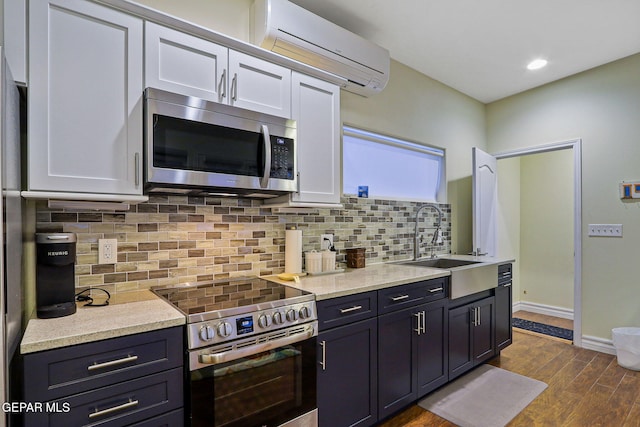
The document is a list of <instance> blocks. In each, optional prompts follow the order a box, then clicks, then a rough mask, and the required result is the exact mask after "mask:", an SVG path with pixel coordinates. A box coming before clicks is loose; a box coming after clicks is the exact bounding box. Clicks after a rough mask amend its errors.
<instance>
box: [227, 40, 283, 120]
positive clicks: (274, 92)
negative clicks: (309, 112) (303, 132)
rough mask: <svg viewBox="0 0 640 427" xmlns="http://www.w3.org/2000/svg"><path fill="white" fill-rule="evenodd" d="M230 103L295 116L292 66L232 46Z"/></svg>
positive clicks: (276, 114)
mask: <svg viewBox="0 0 640 427" xmlns="http://www.w3.org/2000/svg"><path fill="white" fill-rule="evenodd" d="M228 70H229V76H228V79H229V90H230V93H229V102H228V103H229V104H230V105H235V106H236V107H241V108H246V109H248V110H253V111H258V112H261V113H266V114H272V115H274V116H279V117H286V118H290V117H291V70H290V69H288V68H285V67H281V66H280V65H276V64H273V63H271V62H267V61H264V60H262V59H259V58H256V57H253V56H250V55H246V54H244V53H240V52H237V51H235V50H231V49H230V50H229V69H228Z"/></svg>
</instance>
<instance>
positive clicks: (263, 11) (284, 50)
mask: <svg viewBox="0 0 640 427" xmlns="http://www.w3.org/2000/svg"><path fill="white" fill-rule="evenodd" d="M251 12H252V20H251V22H252V31H251V35H252V41H253V43H254V44H256V45H258V46H262V47H263V48H265V49H268V50H271V51H273V52H276V53H278V54H280V55H283V56H286V57H289V58H292V59H295V60H297V61H300V62H302V63H305V64H308V65H311V66H313V67H316V68H319V69H321V70H325V71H328V72H330V73H333V74H335V75H338V76H340V77H343V78H344V79H346V80H347V81H348V83H347V85H346V86H345V87H344V89H346V90H348V91H351V92H354V93H357V94H359V95H363V96H370V95H373V94H376V93H378V92H380V91H381V90H382V89H384V87H385V86H386V84H387V82H388V81H389V67H390V61H391V60H390V57H389V52H388V51H387V50H386V49H384V48H382V47H380V46H377V45H376V44H374V43H371V42H370V41H368V40H365V39H364V38H362V37H360V36H358V35H357V34H354V33H352V32H350V31H347V30H345V29H344V28H342V27H339V26H337V25H335V24H333V23H332V22H329V21H327V20H326V19H324V18H321V17H319V16H317V15H314V14H313V13H311V12H309V11H307V10H305V9H303V8H301V7H300V6H298V5H295V4H293V3H291V2H289V1H287V0H255V1H254V3H253V6H252V8H251Z"/></svg>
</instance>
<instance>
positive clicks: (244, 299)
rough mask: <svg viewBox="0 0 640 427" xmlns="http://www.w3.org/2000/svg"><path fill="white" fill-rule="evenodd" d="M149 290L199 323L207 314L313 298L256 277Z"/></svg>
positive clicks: (255, 308)
mask: <svg viewBox="0 0 640 427" xmlns="http://www.w3.org/2000/svg"><path fill="white" fill-rule="evenodd" d="M152 290H153V292H155V293H156V295H158V296H160V297H162V298H164V299H165V300H167V301H168V302H169V303H171V304H172V305H173V306H175V307H176V308H178V309H179V310H180V311H182V312H183V313H184V314H185V315H187V316H188V320H189V322H192V321H197V320H202V316H199V315H202V314H207V313H217V314H218V315H217V316H216V317H219V316H226V315H229V314H235V313H241V312H242V313H248V312H252V311H258V310H262V309H264V308H266V307H275V306H283V305H287V304H290V303H294V302H300V300H301V299H303V300H307V299H309V300H314V299H315V296H314V295H313V294H312V293H310V292H307V291H303V290H301V289H296V288H292V287H290V286H286V285H282V284H280V283H276V282H271V281H269V280H265V279H261V278H258V277H248V278H239V279H235V278H234V279H225V280H216V281H210V282H197V283H184V284H180V285H175V286H170V287H164V288H154V289H152Z"/></svg>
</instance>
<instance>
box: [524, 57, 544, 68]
mask: <svg viewBox="0 0 640 427" xmlns="http://www.w3.org/2000/svg"><path fill="white" fill-rule="evenodd" d="M545 65H547V60H546V59H535V60H533V61H531V62H529V65H527V69H528V70H539V69H540V68H543V67H544V66H545Z"/></svg>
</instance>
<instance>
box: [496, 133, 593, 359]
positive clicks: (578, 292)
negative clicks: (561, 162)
mask: <svg viewBox="0 0 640 427" xmlns="http://www.w3.org/2000/svg"><path fill="white" fill-rule="evenodd" d="M559 150H573V216H574V218H573V345H575V346H576V347H582V139H581V138H576V139H572V140H568V141H562V142H556V143H551V144H546V145H540V146H535V147H529V148H523V149H518V150H513V151H506V152H502V153H498V154H494V155H493V156H494V157H495V158H496V159H498V160H500V159H508V158H510V157H520V156H526V155H528V154H540V153H547V152H550V151H559Z"/></svg>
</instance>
